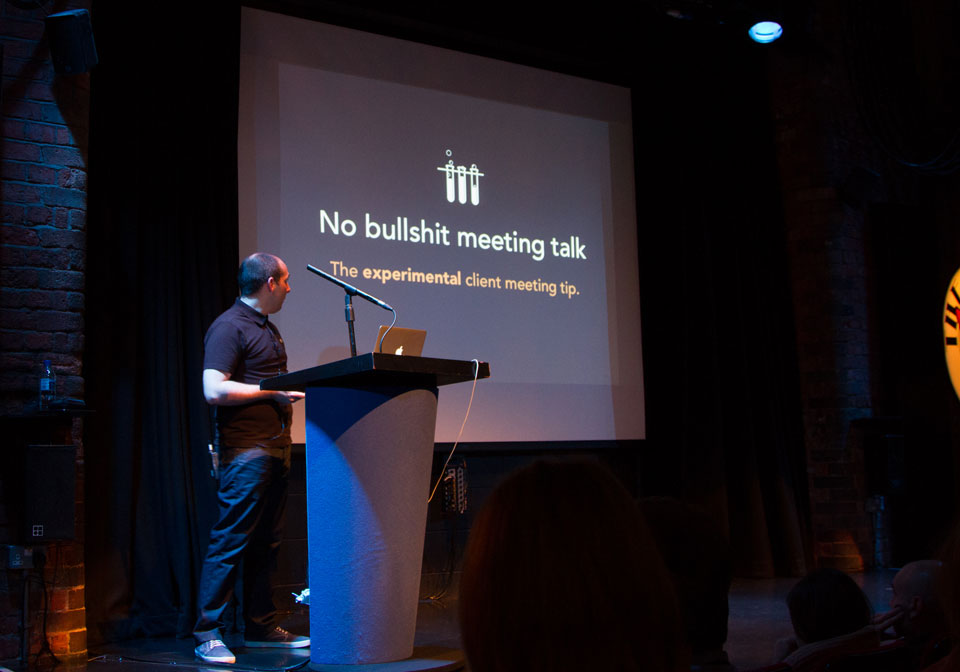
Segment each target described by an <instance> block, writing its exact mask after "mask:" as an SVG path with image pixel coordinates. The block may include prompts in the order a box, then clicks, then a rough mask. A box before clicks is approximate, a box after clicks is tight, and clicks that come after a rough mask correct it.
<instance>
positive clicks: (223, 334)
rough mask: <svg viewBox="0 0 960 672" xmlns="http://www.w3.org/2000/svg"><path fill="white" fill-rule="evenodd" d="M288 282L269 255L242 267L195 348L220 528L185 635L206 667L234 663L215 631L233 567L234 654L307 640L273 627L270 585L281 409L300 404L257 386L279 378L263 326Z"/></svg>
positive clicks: (283, 434) (284, 463)
mask: <svg viewBox="0 0 960 672" xmlns="http://www.w3.org/2000/svg"><path fill="white" fill-rule="evenodd" d="M289 277H290V274H289V272H288V270H287V265H286V264H285V263H283V260H281V259H280V258H279V257H275V256H273V255H272V254H264V253H256V254H252V255H250V256H249V257H247V258H246V259H244V260H243V263H241V264H240V273H239V276H238V281H239V285H240V298H238V299H237V300H236V302H235V303H234V304H233V306H231V307H230V308H229V309H228V310H227V311H226V312H224V313H223V314H222V315H220V317H218V318H217V319H216V320H215V321H214V322H213V324H212V325H210V329H209V330H208V331H207V335H206V338H205V339H204V359H203V395H204V397H206V399H207V403H209V404H212V405H214V406H216V430H217V448H218V452H219V455H220V460H219V462H220V474H219V476H220V485H219V488H218V490H217V499H218V500H219V503H220V519H219V520H218V521H217V523H216V525H214V526H213V529H212V530H211V532H210V545H209V547H208V549H207V556H206V559H205V560H204V563H203V570H202V573H201V576H200V592H199V595H198V606H199V612H200V615H199V619H198V620H197V624H196V626H195V627H194V632H193V634H194V638H195V639H196V642H197V647H196V650H195V651H196V655H197V657H198V658H200V659H201V660H203V661H205V662H208V663H235V662H236V657H235V656H234V655H233V653H232V652H231V651H230V649H228V648H227V647H226V645H225V644H224V643H223V638H222V635H221V633H220V627H221V626H222V620H221V619H222V614H223V611H224V609H225V608H226V606H227V604H229V602H230V598H231V597H232V596H233V587H234V584H235V582H236V578H237V566H238V565H239V563H240V560H241V559H243V561H244V562H243V565H244V571H243V617H244V623H245V628H244V645H245V646H250V647H280V648H300V647H305V646H310V640H309V639H308V638H307V637H302V636H298V635H293V634H291V633H289V632H287V631H286V630H283V629H282V628H278V627H277V626H276V612H277V610H276V606H275V605H274V603H273V595H272V581H271V578H272V574H273V571H274V570H275V568H276V561H277V551H278V550H279V547H280V540H281V537H282V532H283V513H284V508H285V505H286V501H287V474H288V472H289V469H290V421H291V418H292V416H293V409H292V408H291V404H292V403H293V402H295V401H297V400H299V399H302V398H303V396H304V395H303V393H302V392H285V391H269V390H261V389H260V381H261V380H263V379H264V378H270V377H273V376H276V375H278V374H281V373H286V372H287V353H286V350H285V349H284V347H283V339H282V338H280V332H279V331H278V330H277V328H276V326H274V324H273V323H272V322H270V319H269V317H268V316H269V315H272V314H273V313H276V312H277V311H279V310H280V308H281V307H282V306H283V301H284V299H285V298H286V296H287V294H288V293H289V292H290V284H289Z"/></svg>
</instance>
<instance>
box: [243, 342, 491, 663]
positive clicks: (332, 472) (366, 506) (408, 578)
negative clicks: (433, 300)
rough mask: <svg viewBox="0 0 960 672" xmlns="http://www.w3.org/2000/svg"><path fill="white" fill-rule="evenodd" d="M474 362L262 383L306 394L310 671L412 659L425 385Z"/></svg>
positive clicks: (358, 364)
mask: <svg viewBox="0 0 960 672" xmlns="http://www.w3.org/2000/svg"><path fill="white" fill-rule="evenodd" d="M475 370H476V375H477V377H478V378H488V377H489V376H490V366H489V365H488V364H487V363H485V362H480V363H479V364H475V363H474V362H472V361H459V360H449V359H433V358H429V357H409V356H398V355H388V354H379V353H368V354H365V355H359V356H357V357H351V358H349V359H344V360H340V361H337V362H331V363H330V364H324V365H322V366H316V367H313V368H309V369H304V370H302V371H295V372H293V373H288V374H284V375H282V376H277V377H275V378H269V379H267V380H264V381H263V382H261V383H260V387H261V389H265V390H304V391H306V440H307V455H306V465H307V548H308V561H309V585H310V640H311V646H310V667H311V668H312V669H315V670H325V669H328V666H331V665H366V664H374V663H388V662H393V661H402V660H405V659H408V658H410V657H411V656H412V655H413V652H414V651H413V643H414V635H415V632H416V619H417V605H418V601H419V591H420V568H421V563H422V560H423V540H424V534H425V531H426V521H427V497H428V495H429V490H430V468H431V463H432V458H433V443H434V429H435V426H436V417H437V388H438V387H439V386H441V385H448V384H452V383H458V382H464V381H468V380H472V379H473V378H474V375H475V373H474V372H475Z"/></svg>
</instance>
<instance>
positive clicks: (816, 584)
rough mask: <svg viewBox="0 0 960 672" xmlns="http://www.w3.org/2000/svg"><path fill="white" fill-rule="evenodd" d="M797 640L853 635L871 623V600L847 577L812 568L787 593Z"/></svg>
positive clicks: (810, 640) (833, 570) (827, 569)
mask: <svg viewBox="0 0 960 672" xmlns="http://www.w3.org/2000/svg"><path fill="white" fill-rule="evenodd" d="M787 608H788V609H789V610H790V620H791V621H792V623H793V630H794V633H795V634H796V636H797V640H798V641H799V642H800V643H801V644H809V643H811V642H819V641H822V640H825V639H831V638H833V637H839V636H840V635H846V634H849V633H851V632H855V631H857V630H859V629H861V628H863V627H865V626H866V625H868V624H869V623H870V615H871V613H870V612H871V609H870V600H868V599H867V596H866V595H865V594H864V593H863V590H861V589H860V586H858V585H857V583H856V582H855V581H854V580H853V579H852V578H850V576H848V575H847V574H844V573H843V572H841V571H839V570H836V569H830V568H826V567H824V568H821V569H815V570H814V571H812V572H810V573H809V574H807V575H806V576H805V577H803V578H802V579H800V581H798V582H797V584H796V585H795V586H794V587H793V588H792V589H791V590H790V592H789V593H788V594H787Z"/></svg>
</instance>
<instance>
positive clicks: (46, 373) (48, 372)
mask: <svg viewBox="0 0 960 672" xmlns="http://www.w3.org/2000/svg"><path fill="white" fill-rule="evenodd" d="M56 396H57V374H56V373H54V372H53V367H52V366H50V360H49V359H45V360H43V368H42V369H41V370H40V408H41V409H42V410H46V409H48V408H50V405H51V404H52V403H53V400H54V397H56Z"/></svg>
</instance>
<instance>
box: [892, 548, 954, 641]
mask: <svg viewBox="0 0 960 672" xmlns="http://www.w3.org/2000/svg"><path fill="white" fill-rule="evenodd" d="M939 574H940V563H939V562H938V561H936V560H917V561H915V562H910V563H907V564H906V565H904V566H903V569H901V570H900V571H899V572H897V575H896V576H895V577H893V596H892V597H891V598H890V606H891V607H893V608H896V607H899V608H901V609H903V611H904V618H903V620H902V621H901V622H900V623H899V624H898V626H897V628H896V629H897V634H898V635H901V636H906V637H920V638H926V637H931V636H939V635H940V634H941V633H942V631H943V629H944V627H945V626H944V622H943V612H942V611H941V609H940V602H939V600H938V599H937V582H938V579H939Z"/></svg>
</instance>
